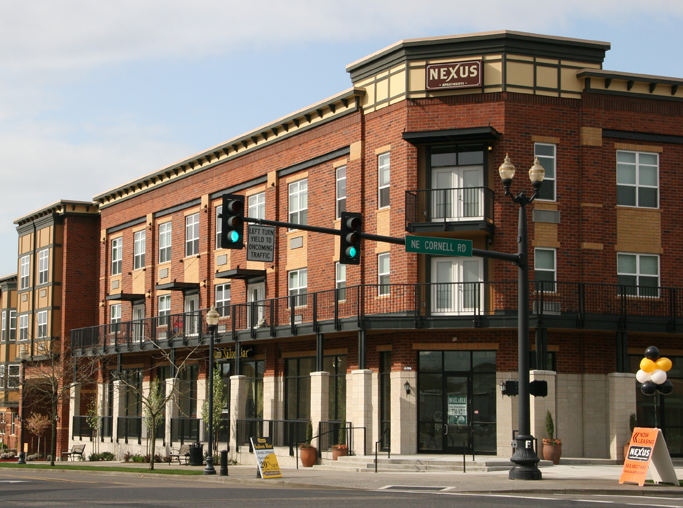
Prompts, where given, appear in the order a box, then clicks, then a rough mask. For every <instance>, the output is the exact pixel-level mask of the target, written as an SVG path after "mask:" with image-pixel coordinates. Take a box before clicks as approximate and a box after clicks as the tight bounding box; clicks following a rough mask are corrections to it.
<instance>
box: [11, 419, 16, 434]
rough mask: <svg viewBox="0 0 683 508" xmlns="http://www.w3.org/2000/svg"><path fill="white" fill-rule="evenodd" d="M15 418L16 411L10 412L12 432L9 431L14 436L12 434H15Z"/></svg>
mask: <svg viewBox="0 0 683 508" xmlns="http://www.w3.org/2000/svg"><path fill="white" fill-rule="evenodd" d="M16 420H17V413H12V433H11V434H12V435H13V436H14V435H15V434H16V432H17V429H16V427H15V425H16V424H15V422H16Z"/></svg>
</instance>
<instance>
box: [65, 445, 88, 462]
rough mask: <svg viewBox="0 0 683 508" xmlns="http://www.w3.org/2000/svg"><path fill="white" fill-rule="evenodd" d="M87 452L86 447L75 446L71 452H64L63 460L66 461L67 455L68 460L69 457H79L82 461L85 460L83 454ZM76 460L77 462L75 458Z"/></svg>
mask: <svg viewBox="0 0 683 508" xmlns="http://www.w3.org/2000/svg"><path fill="white" fill-rule="evenodd" d="M84 451H85V445H84V444H81V445H73V447H72V448H71V451H70V452H62V460H64V455H66V460H69V457H76V455H78V456H79V457H80V458H81V460H83V452H84ZM74 460H76V459H75V458H74Z"/></svg>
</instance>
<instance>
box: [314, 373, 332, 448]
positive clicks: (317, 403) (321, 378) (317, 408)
mask: <svg viewBox="0 0 683 508" xmlns="http://www.w3.org/2000/svg"><path fill="white" fill-rule="evenodd" d="M329 417H330V373H329V372H325V371H321V372H311V418H310V420H311V424H312V425H313V435H314V436H317V435H318V433H319V430H320V422H326V421H327V420H329V419H330V418H329ZM316 441H317V442H314V443H311V444H312V445H313V446H315V447H316V448H320V446H319V444H318V443H319V442H320V440H319V439H317V440H316ZM318 455H320V450H318Z"/></svg>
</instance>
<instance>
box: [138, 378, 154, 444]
mask: <svg viewBox="0 0 683 508" xmlns="http://www.w3.org/2000/svg"><path fill="white" fill-rule="evenodd" d="M149 390H150V382H149V381H144V380H143V381H142V397H143V399H145V398H146V399H147V400H149V393H150V392H149ZM141 406H142V407H141V408H140V409H141V410H142V414H141V415H140V416H142V417H143V419H142V439H147V438H148V437H151V435H152V433H151V432H150V431H149V429H148V428H147V425H145V419H144V415H145V405H144V404H142V405H141ZM152 446H154V443H152Z"/></svg>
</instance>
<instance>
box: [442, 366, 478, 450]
mask: <svg viewBox="0 0 683 508" xmlns="http://www.w3.org/2000/svg"><path fill="white" fill-rule="evenodd" d="M444 383H445V385H446V386H445V390H444V398H445V400H444V407H445V408H446V420H445V421H444V438H445V443H444V451H445V452H446V453H458V454H462V453H463V452H469V451H470V450H471V443H470V424H471V423H472V417H471V415H470V402H471V400H472V397H471V390H470V389H471V381H470V377H469V376H457V375H456V376H453V375H445V376H444Z"/></svg>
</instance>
